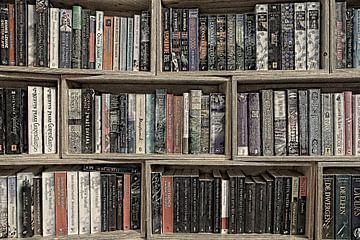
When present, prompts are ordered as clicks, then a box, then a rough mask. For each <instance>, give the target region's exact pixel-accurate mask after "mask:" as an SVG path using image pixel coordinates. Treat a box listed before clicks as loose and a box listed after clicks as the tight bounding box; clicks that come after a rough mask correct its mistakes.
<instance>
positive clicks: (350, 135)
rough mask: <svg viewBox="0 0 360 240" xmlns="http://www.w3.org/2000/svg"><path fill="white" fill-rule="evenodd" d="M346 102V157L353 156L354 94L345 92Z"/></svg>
mask: <svg viewBox="0 0 360 240" xmlns="http://www.w3.org/2000/svg"><path fill="white" fill-rule="evenodd" d="M344 102H345V106H344V108H345V155H352V154H353V151H352V150H353V141H352V140H353V132H352V130H353V125H352V124H353V118H352V116H353V112H352V109H353V108H352V92H351V91H345V92H344Z"/></svg>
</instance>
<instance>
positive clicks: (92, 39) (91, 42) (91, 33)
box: [89, 15, 96, 69]
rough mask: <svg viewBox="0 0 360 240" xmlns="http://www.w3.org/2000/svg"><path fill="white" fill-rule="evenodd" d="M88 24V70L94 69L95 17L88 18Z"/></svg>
mask: <svg viewBox="0 0 360 240" xmlns="http://www.w3.org/2000/svg"><path fill="white" fill-rule="evenodd" d="M89 24H90V26H89V68H90V69H95V41H96V40H95V38H96V16H92V15H91V16H90V23H89Z"/></svg>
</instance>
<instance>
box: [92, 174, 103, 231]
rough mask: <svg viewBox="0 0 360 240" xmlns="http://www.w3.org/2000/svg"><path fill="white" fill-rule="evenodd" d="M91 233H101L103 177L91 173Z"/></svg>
mask: <svg viewBox="0 0 360 240" xmlns="http://www.w3.org/2000/svg"><path fill="white" fill-rule="evenodd" d="M90 206H91V208H90V217H91V218H90V233H91V234H93V233H99V232H100V231H101V176H100V172H90Z"/></svg>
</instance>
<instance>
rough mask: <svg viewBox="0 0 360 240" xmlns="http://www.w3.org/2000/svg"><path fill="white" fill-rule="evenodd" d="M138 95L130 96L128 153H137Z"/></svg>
mask: <svg viewBox="0 0 360 240" xmlns="http://www.w3.org/2000/svg"><path fill="white" fill-rule="evenodd" d="M135 115H136V94H128V152H129V153H135V152H136V126H135Z"/></svg>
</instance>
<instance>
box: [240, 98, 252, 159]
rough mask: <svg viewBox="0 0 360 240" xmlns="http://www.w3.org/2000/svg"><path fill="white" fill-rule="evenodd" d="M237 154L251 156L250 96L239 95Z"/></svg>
mask: <svg viewBox="0 0 360 240" xmlns="http://www.w3.org/2000/svg"><path fill="white" fill-rule="evenodd" d="M237 154H238V155H239V156H247V155H249V145H248V94H247V93H238V94H237Z"/></svg>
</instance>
